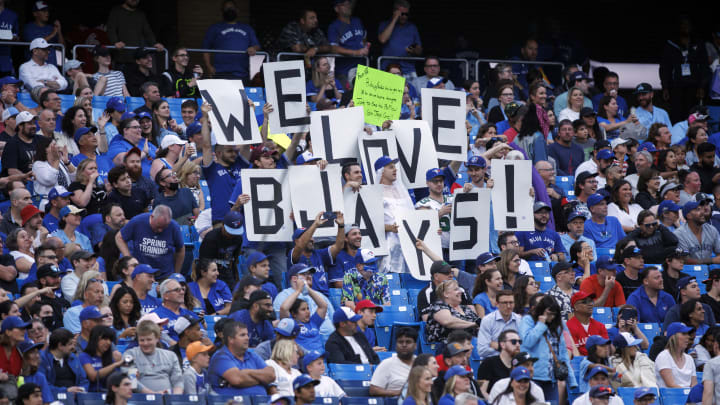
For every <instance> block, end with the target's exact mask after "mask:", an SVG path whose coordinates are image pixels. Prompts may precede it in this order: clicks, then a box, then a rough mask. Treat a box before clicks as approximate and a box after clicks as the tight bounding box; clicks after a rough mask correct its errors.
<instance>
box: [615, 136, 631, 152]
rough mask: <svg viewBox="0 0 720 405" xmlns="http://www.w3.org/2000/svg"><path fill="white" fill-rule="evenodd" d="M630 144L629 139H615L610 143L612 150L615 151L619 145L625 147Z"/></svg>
mask: <svg viewBox="0 0 720 405" xmlns="http://www.w3.org/2000/svg"><path fill="white" fill-rule="evenodd" d="M628 142H630V140H629V139H622V138H615V139H613V140H612V141H611V142H610V148H611V149H613V150H615V147H616V146H618V145H623V144H626V143H628Z"/></svg>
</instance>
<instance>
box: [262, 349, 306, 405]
mask: <svg viewBox="0 0 720 405" xmlns="http://www.w3.org/2000/svg"><path fill="white" fill-rule="evenodd" d="M299 358H300V355H299V348H298V346H297V344H296V343H295V341H293V340H287V339H278V340H277V342H275V347H273V350H272V354H271V355H270V360H268V361H267V365H268V366H270V367H272V368H273V369H274V370H275V382H274V384H275V385H276V387H277V393H278V394H280V395H281V396H292V395H293V394H294V391H293V386H292V382H293V380H294V379H295V378H296V377H299V376H300V374H301V373H300V371H298V370H297V369H296V368H293V366H296V365H297V362H298V359H299Z"/></svg>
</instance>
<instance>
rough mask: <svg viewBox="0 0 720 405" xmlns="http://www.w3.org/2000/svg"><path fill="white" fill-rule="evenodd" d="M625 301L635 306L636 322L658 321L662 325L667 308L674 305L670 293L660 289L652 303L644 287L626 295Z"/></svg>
mask: <svg viewBox="0 0 720 405" xmlns="http://www.w3.org/2000/svg"><path fill="white" fill-rule="evenodd" d="M626 303H627V304H628V305H633V306H634V307H635V308H637V310H638V322H641V323H659V324H661V325H662V323H663V321H664V320H665V315H667V312H668V310H670V308H672V307H673V306H674V305H675V300H674V299H673V297H672V296H671V295H670V294H668V293H666V292H665V291H663V290H660V291H658V297H657V303H656V304H653V303H652V301H650V298H649V297H648V295H647V293H646V292H645V288H643V287H640V288H638V289H637V290H635V291H633V293H632V294H630V296H629V297H627V299H626Z"/></svg>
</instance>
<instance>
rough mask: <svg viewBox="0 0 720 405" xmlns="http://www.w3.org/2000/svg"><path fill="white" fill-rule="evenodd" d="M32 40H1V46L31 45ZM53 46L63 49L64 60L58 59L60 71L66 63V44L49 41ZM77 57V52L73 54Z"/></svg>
mask: <svg viewBox="0 0 720 405" xmlns="http://www.w3.org/2000/svg"><path fill="white" fill-rule="evenodd" d="M30 44H31V42H24V41H2V42H0V46H27V47H29V46H30ZM48 45H50V47H51V48H60V49H61V50H62V55H63V57H62V60H58V61H57V62H58V69H59V70H60V72H62V66H63V63H65V45H63V44H58V43H55V42H53V43H49V44H48ZM74 57H75V54H73V58H74Z"/></svg>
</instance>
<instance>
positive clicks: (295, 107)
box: [263, 60, 310, 134]
mask: <svg viewBox="0 0 720 405" xmlns="http://www.w3.org/2000/svg"><path fill="white" fill-rule="evenodd" d="M263 72H264V74H265V91H266V94H267V102H268V103H270V104H272V106H273V108H274V109H275V111H274V112H273V113H272V114H270V123H269V124H270V133H271V134H277V133H281V132H284V133H294V132H306V131H307V130H308V128H309V126H310V117H309V116H308V115H307V110H306V105H307V101H306V94H305V93H306V87H305V86H306V83H305V65H304V63H303V61H301V60H291V61H287V62H270V63H263Z"/></svg>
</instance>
